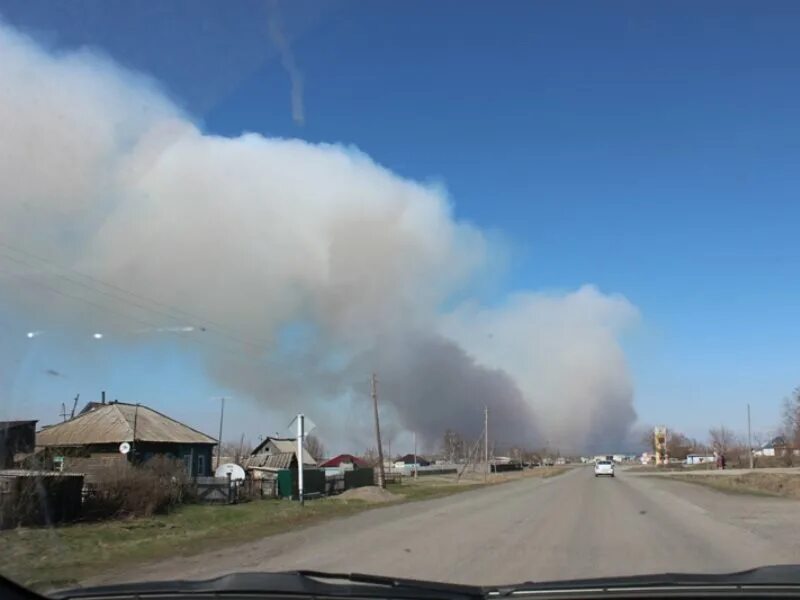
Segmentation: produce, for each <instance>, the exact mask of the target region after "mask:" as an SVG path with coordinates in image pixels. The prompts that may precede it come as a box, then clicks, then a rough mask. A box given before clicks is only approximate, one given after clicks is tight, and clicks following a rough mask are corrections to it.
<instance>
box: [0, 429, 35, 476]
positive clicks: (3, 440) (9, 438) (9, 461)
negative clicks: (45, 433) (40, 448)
mask: <svg viewBox="0 0 800 600" xmlns="http://www.w3.org/2000/svg"><path fill="white" fill-rule="evenodd" d="M35 445H36V421H0V469H11V468H13V467H14V465H15V463H16V462H17V460H15V459H16V458H18V455H24V454H30V453H31V452H33V451H34V448H35Z"/></svg>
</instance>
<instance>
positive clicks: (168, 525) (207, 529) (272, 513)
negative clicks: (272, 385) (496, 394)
mask: <svg viewBox="0 0 800 600" xmlns="http://www.w3.org/2000/svg"><path fill="white" fill-rule="evenodd" d="M562 472H564V469H540V470H535V471H532V472H530V474H527V473H526V474H525V476H526V477H552V476H554V475H558V474H560V473H562ZM519 478H520V477H513V478H511V477H509V478H506V477H502V478H501V475H497V476H494V478H493V479H492V480H491V481H490V482H489V484H488V485H494V484H497V483H503V482H505V481H509V480H513V479H519ZM407 481H408V482H407V483H403V484H401V485H394V486H391V487H390V488H389V489H390V491H392V492H393V493H394V494H396V495H398V496H399V499H398V500H397V501H395V502H392V503H390V504H398V503H403V502H413V501H419V500H428V499H432V498H441V497H444V496H449V495H451V494H456V493H460V492H466V491H469V490H473V489H477V488H481V487H484V485H486V484H484V483H483V482H482V481H480V482H476V481H472V482H466V483H465V482H464V481H463V480H462V483H460V484H457V483H455V478H454V477H452V478H438V477H437V478H434V477H431V478H424V477H423V478H420V479H419V480H417V481H410V480H407ZM377 506H378V505H375V504H370V503H368V502H364V501H358V500H350V501H347V502H340V501H337V500H335V499H332V498H322V499H319V500H314V501H311V502H307V503H306V505H305V506H304V507H301V506H300V505H299V504H298V503H296V502H290V501H288V500H260V501H255V502H249V503H246V504H238V505H233V506H211V505H187V506H182V507H179V508H178V509H176V510H175V511H173V512H172V513H170V514H168V515H159V516H155V517H150V518H141V519H131V520H125V521H105V522H101V523H80V524H74V525H65V526H60V527H54V528H50V529H47V528H25V527H21V528H18V529H13V530H8V531H2V532H0V559H1V560H2V567H0V572H2V574H3V575H4V576H7V577H10V578H11V579H14V580H16V581H18V582H20V583H23V584H25V585H26V586H29V587H33V588H34V589H40V590H41V589H51V588H58V587H61V588H63V587H68V586H70V585H74V584H77V583H78V582H79V581H81V580H83V579H86V578H87V577H90V576H92V575H97V574H100V573H103V572H106V571H109V570H111V569H114V570H121V569H124V568H125V567H127V566H132V565H135V564H137V563H143V562H148V561H153V560H158V559H161V558H169V557H174V556H189V555H192V554H198V553H201V552H203V551H208V550H215V549H219V548H221V547H224V546H229V545H235V544H239V543H244V542H248V541H253V540H256V539H259V538H262V537H266V536H269V535H274V534H276V533H282V532H285V531H289V530H293V529H297V528H298V527H304V526H308V525H312V524H314V523H318V522H321V521H324V520H327V519H332V518H336V517H342V516H347V515H351V514H355V513H357V512H361V511H363V510H367V509H370V508H375V507H377ZM380 506H387V504H382V505H380Z"/></svg>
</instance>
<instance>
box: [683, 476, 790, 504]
mask: <svg viewBox="0 0 800 600" xmlns="http://www.w3.org/2000/svg"><path fill="white" fill-rule="evenodd" d="M669 479H676V480H678V481H685V482H687V483H694V484H697V485H704V486H706V487H710V488H713V489H715V490H719V491H722V492H727V493H732V494H751V495H758V496H780V497H784V498H793V499H796V500H800V475H791V474H787V473H758V472H753V473H743V474H741V475H705V476H704V475H670V476H669Z"/></svg>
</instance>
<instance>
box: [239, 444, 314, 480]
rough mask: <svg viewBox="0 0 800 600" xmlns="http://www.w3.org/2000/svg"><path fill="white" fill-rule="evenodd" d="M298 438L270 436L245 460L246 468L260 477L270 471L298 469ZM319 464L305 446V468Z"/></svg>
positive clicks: (256, 476) (253, 474) (257, 477)
mask: <svg viewBox="0 0 800 600" xmlns="http://www.w3.org/2000/svg"><path fill="white" fill-rule="evenodd" d="M297 462H298V461H297V440H296V439H293V438H277V437H268V438H266V439H265V440H264V441H263V442H261V443H260V444H259V445H258V446H256V447H255V449H254V450H253V452H252V453H251V454H250V457H249V458H248V459H247V461H246V462H245V469H246V470H247V471H249V472H250V473H251V475H252V476H253V477H254V478H256V479H259V478H261V477H263V476H265V475H266V474H269V473H272V474H274V473H277V472H278V471H282V470H285V469H297ZM316 466H317V460H316V459H315V458H314V457H313V456H312V455H311V453H310V452H309V451H308V449H307V448H305V447H304V448H303V470H305V469H309V468H314V467H316Z"/></svg>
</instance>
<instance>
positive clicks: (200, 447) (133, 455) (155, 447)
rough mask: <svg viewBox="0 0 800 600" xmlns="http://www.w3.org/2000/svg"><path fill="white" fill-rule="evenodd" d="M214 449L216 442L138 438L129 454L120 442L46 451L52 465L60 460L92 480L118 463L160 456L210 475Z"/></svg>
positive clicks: (195, 473)
mask: <svg viewBox="0 0 800 600" xmlns="http://www.w3.org/2000/svg"><path fill="white" fill-rule="evenodd" d="M212 449H213V445H212V444H171V443H156V442H137V443H136V444H135V445H134V447H133V449H132V450H131V452H129V453H128V454H122V453H121V452H120V451H119V444H96V445H91V446H78V447H68V448H47V449H46V455H47V459H48V461H47V462H48V465H49V467H50V468H57V466H58V464H59V462H60V463H62V464H63V467H62V468H61V470H62V471H69V472H74V473H85V474H86V479H87V481H90V482H91V481H92V480H94V479H96V478H97V476H98V474H99V473H100V472H102V471H103V470H105V469H108V468H110V467H113V466H115V465H124V464H127V463H133V464H142V463H145V462H147V461H148V460H150V459H152V458H154V457H158V456H165V457H169V458H174V459H176V460H180V461H182V462H183V464H184V465H185V467H186V470H187V472H188V473H189V475H190V476H191V477H208V476H210V475H211V474H212V471H213V464H212V462H211V453H212Z"/></svg>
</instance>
